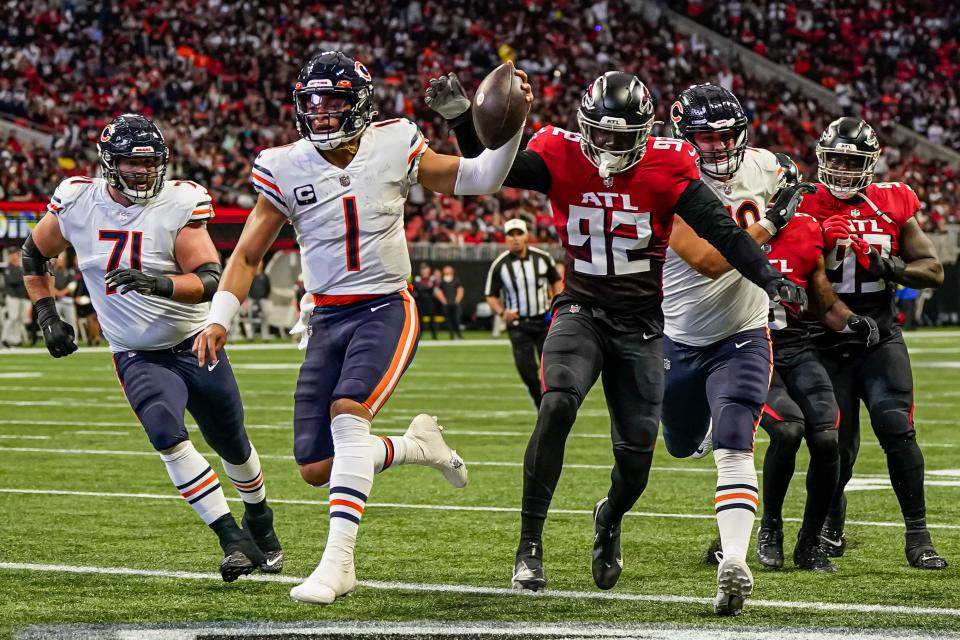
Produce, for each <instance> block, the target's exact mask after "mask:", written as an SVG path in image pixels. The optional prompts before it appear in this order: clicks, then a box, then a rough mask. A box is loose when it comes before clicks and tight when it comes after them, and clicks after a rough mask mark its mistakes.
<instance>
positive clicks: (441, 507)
mask: <svg viewBox="0 0 960 640" xmlns="http://www.w3.org/2000/svg"><path fill="white" fill-rule="evenodd" d="M0 493H7V494H20V495H45V496H46V495H49V496H77V497H87V498H116V499H121V498H133V499H137V500H182V499H183V498H181V497H180V496H179V495H176V494H165V493H118V492H104V491H70V490H67V489H16V488H9V487H3V488H0ZM227 500H228V501H230V502H240V498H227ZM269 500H270V502H272V503H275V504H290V505H309V506H317V507H326V506H328V503H327V501H326V500H287V499H283V498H270V499H269ZM377 507H379V508H381V509H415V510H424V511H474V512H482V513H518V512H519V511H520V510H519V509H517V508H515V507H487V506H475V505H458V504H409V503H402V502H369V503H367V508H377ZM550 513H552V514H563V515H575V516H592V515H593V511H592V510H591V509H550ZM627 515H628V516H632V517H636V518H668V519H672V520H715V519H716V516H715V515H714V514H712V513H709V514H708V513H656V512H652V511H630V512H628V513H627ZM784 521H786V522H800V521H801V519H800V518H784ZM847 524H848V525H855V526H861V527H887V528H902V527H903V522H872V521H868V520H847ZM927 526H928V527H930V528H931V529H956V530H960V524H936V523H934V524H928V525H927Z"/></svg>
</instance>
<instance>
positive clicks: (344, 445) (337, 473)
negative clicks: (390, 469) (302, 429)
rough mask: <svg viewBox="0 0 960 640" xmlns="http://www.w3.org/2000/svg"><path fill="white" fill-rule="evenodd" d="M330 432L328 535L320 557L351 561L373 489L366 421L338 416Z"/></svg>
mask: <svg viewBox="0 0 960 640" xmlns="http://www.w3.org/2000/svg"><path fill="white" fill-rule="evenodd" d="M330 430H331V431H332V432H333V449H334V456H333V468H332V469H331V471H330V531H329V533H328V535H327V546H326V548H324V550H323V555H324V557H326V556H327V555H328V554H337V555H339V556H340V557H341V558H342V557H344V556H349V557H352V556H353V547H354V545H355V544H356V541H357V530H358V529H359V528H360V518H362V517H363V509H364V507H365V506H366V504H367V496H369V495H370V488H371V487H372V486H373V473H374V471H373V459H374V447H372V446H371V445H372V444H373V443H372V441H371V438H370V421H369V420H364V419H363V418H360V417H357V416H354V415H350V414H341V415H338V416H336V417H334V419H333V421H332V422H331V423H330Z"/></svg>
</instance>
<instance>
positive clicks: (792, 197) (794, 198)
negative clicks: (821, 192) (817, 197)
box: [764, 182, 817, 231]
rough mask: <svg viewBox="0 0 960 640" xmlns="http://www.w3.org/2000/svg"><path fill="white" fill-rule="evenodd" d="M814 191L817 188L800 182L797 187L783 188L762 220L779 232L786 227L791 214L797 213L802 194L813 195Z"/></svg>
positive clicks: (791, 216)
mask: <svg viewBox="0 0 960 640" xmlns="http://www.w3.org/2000/svg"><path fill="white" fill-rule="evenodd" d="M816 190H817V188H816V187H814V186H813V185H812V184H810V183H809V182H801V183H800V184H797V185H793V186H789V187H784V188H783V189H781V190H780V195H778V196H777V199H776V200H774V202H773V204H772V205H770V208H769V209H767V212H766V213H765V214H764V218H766V219H767V220H769V221H770V222H771V223H772V224H773V226H774V227H775V228H776V230H777V231H780V229H783V228H784V227H785V226H787V223H788V222H790V219H791V218H793V214H795V213H796V212H797V205H799V204H800V199H801V198H803V194H805V193H814V192H815V191H816Z"/></svg>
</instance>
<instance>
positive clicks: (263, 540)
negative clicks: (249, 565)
mask: <svg viewBox="0 0 960 640" xmlns="http://www.w3.org/2000/svg"><path fill="white" fill-rule="evenodd" d="M265 508H266V512H265V513H264V514H263V515H261V516H252V515H250V513H249V512H245V513H244V514H243V520H242V523H243V530H244V531H246V532H248V533H249V534H250V536H251V537H252V538H253V541H254V542H255V543H256V545H257V547H258V548H259V549H260V551H262V552H263V556H264V561H263V562H262V563H261V564H260V565H259V566H258V567H257V568H258V569H260V571H263V572H264V573H280V572H281V571H283V547H281V546H280V539H279V538H277V532H276V531H274V529H273V510H272V509H271V508H270V507H265Z"/></svg>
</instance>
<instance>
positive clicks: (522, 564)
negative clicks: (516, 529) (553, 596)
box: [512, 542, 547, 592]
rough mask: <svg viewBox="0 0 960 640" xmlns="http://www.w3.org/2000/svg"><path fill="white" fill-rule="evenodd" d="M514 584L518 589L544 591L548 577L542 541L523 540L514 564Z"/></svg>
mask: <svg viewBox="0 0 960 640" xmlns="http://www.w3.org/2000/svg"><path fill="white" fill-rule="evenodd" d="M512 586H513V588H514V589H515V590H516V591H534V592H536V591H543V590H544V589H546V588H547V578H546V576H545V575H544V573H543V545H542V544H541V543H540V542H521V543H520V548H519V549H517V561H516V564H514V566H513V581H512Z"/></svg>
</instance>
